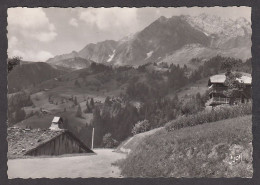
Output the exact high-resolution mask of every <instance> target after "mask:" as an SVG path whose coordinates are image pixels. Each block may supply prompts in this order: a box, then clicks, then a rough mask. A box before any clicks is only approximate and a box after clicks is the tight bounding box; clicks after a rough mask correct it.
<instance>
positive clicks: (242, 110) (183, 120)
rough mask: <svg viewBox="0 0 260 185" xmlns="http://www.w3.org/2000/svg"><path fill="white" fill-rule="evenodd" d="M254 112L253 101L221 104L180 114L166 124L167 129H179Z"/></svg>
mask: <svg viewBox="0 0 260 185" xmlns="http://www.w3.org/2000/svg"><path fill="white" fill-rule="evenodd" d="M249 114H252V103H246V104H239V105H234V106H219V107H216V108H215V109H213V110H212V111H206V110H204V111H201V112H198V113H197V114H193V115H188V116H180V117H178V118H177V119H175V120H173V121H171V122H168V123H167V124H166V125H165V128H166V130H167V131H172V130H177V129H181V128H184V127H191V126H195V125H199V124H203V123H210V122H215V121H219V120H224V119H229V118H235V117H239V116H244V115H249Z"/></svg>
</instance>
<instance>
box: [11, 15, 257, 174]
mask: <svg viewBox="0 0 260 185" xmlns="http://www.w3.org/2000/svg"><path fill="white" fill-rule="evenodd" d="M96 26H97V25H96ZM50 29H51V28H50ZM251 34H252V31H251V24H250V22H249V21H248V20H247V19H243V18H237V19H225V18H223V17H218V16H214V15H207V14H201V15H197V16H189V15H180V16H172V17H168V18H166V17H164V16H161V17H159V18H157V19H156V20H154V21H152V22H151V23H150V24H149V25H147V26H146V27H144V28H142V29H141V30H139V31H137V32H135V33H133V34H131V35H130V36H126V37H124V38H122V39H119V40H104V41H99V42H96V43H87V44H86V46H85V47H83V48H82V49H80V50H79V51H72V52H71V53H64V54H61V55H57V56H52V55H50V56H51V57H50V58H49V59H47V60H46V61H45V62H37V61H23V60H22V59H21V58H20V57H18V58H15V57H13V58H9V59H8V67H10V70H8V76H7V78H8V94H7V99H8V120H7V125H8V129H9V130H8V131H10V130H12V129H13V130H14V134H13V136H12V137H9V138H8V139H10V140H9V141H8V144H9V151H8V154H7V156H8V159H9V161H8V176H9V177H10V178H17V177H20V178H40V177H48V178H58V177H60V178H67V177H70V178H77V177H81V178H88V177H115V178H121V177H218V178H219V177H246V178H247V177H251V176H252V156H251V154H252V133H251V126H252V124H251V123H252V120H251V116H252V101H251V94H250V93H251V81H250V80H252V79H251V77H250V76H251V73H252V65H251ZM48 56H49V55H48ZM15 59H16V60H17V59H19V60H20V61H19V62H18V63H15V62H16V61H15ZM12 62H13V63H12ZM9 64H10V66H9ZM12 65H13V66H12ZM8 69H9V68H8ZM220 74H221V75H220ZM245 74H246V75H247V78H246V79H247V80H248V79H249V81H250V82H248V83H245V82H244V81H243V80H242V76H243V75H245ZM212 76H215V81H214V82H211V77H212ZM216 76H217V77H216ZM223 79H224V80H223ZM221 88H222V90H221V91H220V90H219V89H221ZM246 88H247V89H249V91H248V94H249V95H248V94H247V93H245V92H244V90H245V89H246ZM223 89H224V90H223ZM214 98H215V99H217V100H219V102H220V100H222V99H224V100H225V102H224V103H219V102H217V100H216V105H215V104H214V105H212V104H209V103H208V102H209V101H210V100H212V101H213V100H214ZM221 98H222V99H221ZM224 100H223V101H224ZM231 100H232V101H231ZM233 100H234V101H233ZM236 100H237V101H236ZM16 129H17V131H16ZM52 129H54V131H56V130H55V129H57V130H66V131H68V132H69V133H71V135H70V136H68V137H65V136H64V138H65V139H64V138H61V139H60V140H58V142H55V141H57V140H55V139H57V138H58V135H57V136H55V137H54V138H49V139H50V140H48V141H46V142H43V144H40V142H41V141H42V140H41V139H37V138H35V137H33V141H32V142H31V143H30V142H28V143H27V144H28V145H30V146H32V145H34V144H35V143H36V144H39V146H40V147H42V148H40V149H39V148H38V150H39V151H40V152H39V151H38V152H39V153H40V154H41V152H42V153H43V154H46V153H45V150H48V149H49V150H50V151H49V150H48V152H49V153H48V155H49V154H50V155H53V156H52V157H50V156H44V155H43V156H37V155H36V153H37V152H35V155H36V156H26V155H25V154H27V153H25V152H26V151H25V149H24V148H23V149H21V151H19V152H18V153H19V154H24V155H22V157H21V155H19V156H18V155H16V154H17V151H11V149H12V148H14V147H15V146H14V145H13V144H12V142H13V138H14V137H15V136H17V135H19V134H26V133H30V131H33V132H32V133H33V134H36V135H37V133H40V132H39V131H41V133H42V134H43V133H44V134H45V135H46V133H45V131H46V130H47V131H53V130H52ZM61 136H62V135H61ZM61 136H60V135H59V137H61ZM66 136H67V135H66ZM46 138H47V137H46ZM68 138H69V139H68ZM66 139H67V140H66ZM21 140H22V141H24V142H25V141H27V140H25V138H21ZM28 141H30V140H28ZM59 141H63V142H64V143H61V142H59ZM65 142H67V143H65ZM46 143H47V144H49V145H48V147H49V148H48V149H46V148H47V146H46V145H45V144H46ZM57 143H58V144H57ZM70 144H71V145H70ZM10 146H11V147H10ZM63 146H66V147H67V146H71V147H67V148H69V149H70V150H67V151H69V152H71V153H73V154H71V153H70V154H68V155H67V154H66V155H59V154H61V153H62V154H63V153H64V152H67V151H66V147H63ZM19 147H21V146H19ZM44 147H46V148H45V150H44ZM50 148H52V150H54V151H51V149H50ZM64 148H65V149H64ZM82 148H83V149H84V150H83V149H82ZM237 148H238V150H239V152H240V154H241V155H243V156H244V158H243V160H242V159H241V161H240V162H241V163H239V164H237V163H236V164H233V161H232V160H233V157H234V156H233V154H234V153H235V150H236V149H237ZM16 149H17V148H16ZM19 149H20V148H19ZM87 149H89V150H91V149H93V151H94V152H95V155H92V154H89V153H87V152H86V151H87ZM33 151H34V150H33ZM84 152H85V153H84ZM32 153H33V152H32ZM76 153H77V154H76ZM78 153H81V154H78ZM37 154H38V153H37ZM56 154H58V155H56ZM234 155H235V154H234ZM230 156H231V158H232V159H231V158H230ZM235 157H236V156H235ZM235 162H236V161H235ZM190 166H191V167H192V168H191V167H190ZM89 169H91V170H89ZM54 172H55V173H54ZM56 172H57V173H56Z"/></svg>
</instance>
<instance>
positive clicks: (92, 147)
mask: <svg viewBox="0 0 260 185" xmlns="http://www.w3.org/2000/svg"><path fill="white" fill-rule="evenodd" d="M94 129H95V128H94V127H93V130H92V146H91V149H92V150H93V149H94Z"/></svg>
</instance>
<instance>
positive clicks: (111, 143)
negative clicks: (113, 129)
mask: <svg viewBox="0 0 260 185" xmlns="http://www.w3.org/2000/svg"><path fill="white" fill-rule="evenodd" d="M118 144H119V143H118V141H117V140H115V139H113V138H112V134H111V133H107V134H105V135H104V136H103V145H104V147H105V148H114V147H116V146H118Z"/></svg>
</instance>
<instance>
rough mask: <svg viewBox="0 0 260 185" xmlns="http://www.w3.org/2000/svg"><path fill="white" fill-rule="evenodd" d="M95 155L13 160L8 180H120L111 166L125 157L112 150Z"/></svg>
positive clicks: (118, 172) (117, 173)
mask: <svg viewBox="0 0 260 185" xmlns="http://www.w3.org/2000/svg"><path fill="white" fill-rule="evenodd" d="M94 152H95V153H96V154H97V155H83V156H82V155H81V156H69V157H68V156H66V157H50V158H30V159H13V160H9V161H8V163H7V164H8V172H7V173H8V178H9V179H11V178H44V177H46V178H77V177H82V178H88V177H114V178H120V177H121V176H120V170H119V169H118V168H117V167H116V166H112V165H111V164H112V163H113V162H115V161H117V160H119V159H122V158H124V157H125V154H122V153H116V152H113V150H112V149H96V150H94Z"/></svg>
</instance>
